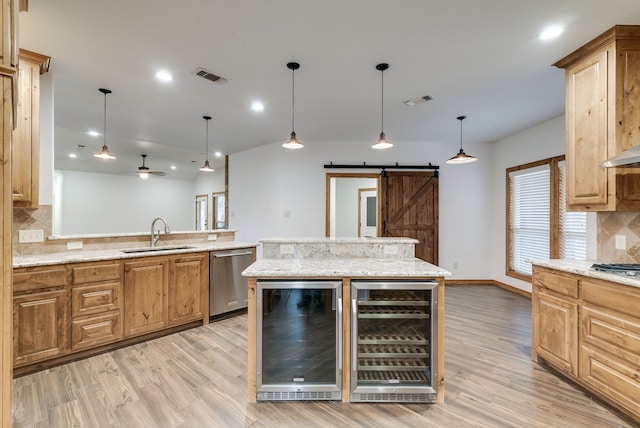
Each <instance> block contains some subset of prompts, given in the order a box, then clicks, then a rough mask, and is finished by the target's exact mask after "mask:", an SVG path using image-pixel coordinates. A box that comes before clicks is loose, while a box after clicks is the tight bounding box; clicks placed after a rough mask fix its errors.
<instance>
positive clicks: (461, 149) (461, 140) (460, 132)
mask: <svg viewBox="0 0 640 428" xmlns="http://www.w3.org/2000/svg"><path fill="white" fill-rule="evenodd" d="M462 120H463V119H460V150H462Z"/></svg>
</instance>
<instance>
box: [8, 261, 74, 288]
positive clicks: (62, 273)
mask: <svg viewBox="0 0 640 428" xmlns="http://www.w3.org/2000/svg"><path fill="white" fill-rule="evenodd" d="M67 283H68V280H67V269H65V268H61V267H55V268H51V269H42V268H39V269H37V270H33V271H30V270H29V271H26V272H16V273H14V274H13V291H29V290H36V289H39V288H47V287H62V286H65V285H67Z"/></svg>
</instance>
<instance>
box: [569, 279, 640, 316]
mask: <svg viewBox="0 0 640 428" xmlns="http://www.w3.org/2000/svg"><path fill="white" fill-rule="evenodd" d="M580 294H581V297H582V300H584V301H585V302H589V303H593V304H595V305H598V306H602V307H603V308H607V309H611V310H613V311H615V312H620V313H623V314H626V315H629V316H631V317H634V318H636V319H637V318H638V316H639V315H640V312H638V308H640V288H637V287H630V286H628V285H617V284H614V283H611V282H606V281H599V280H597V279H591V278H585V279H584V280H582V282H581V289H580Z"/></svg>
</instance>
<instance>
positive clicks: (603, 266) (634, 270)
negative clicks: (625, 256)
mask: <svg viewBox="0 0 640 428" xmlns="http://www.w3.org/2000/svg"><path fill="white" fill-rule="evenodd" d="M591 268H592V269H595V270H598V271H601V272H610V273H621V274H625V275H629V276H636V275H640V264H639V263H594V264H593V265H591Z"/></svg>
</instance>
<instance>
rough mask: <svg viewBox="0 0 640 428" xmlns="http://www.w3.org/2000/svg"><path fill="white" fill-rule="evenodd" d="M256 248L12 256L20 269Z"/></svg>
mask: <svg viewBox="0 0 640 428" xmlns="http://www.w3.org/2000/svg"><path fill="white" fill-rule="evenodd" d="M256 246H257V244H252V243H249V242H240V241H216V242H211V243H205V244H202V243H196V244H181V245H167V246H165V247H164V248H165V249H164V250H161V251H140V252H135V253H124V252H122V251H121V250H119V249H109V250H88V251H83V250H77V251H65V252H62V253H51V254H34V255H14V256H13V267H14V268H20V267H32V266H46V265H55V264H60V263H80V262H92V261H100V260H116V259H130V258H134V257H149V256H166V255H170V254H187V253H198V252H203V251H218V250H233V249H238V248H253V247H256ZM176 247H188V248H182V249H177V248H176ZM156 248H163V246H162V245H158V246H157V247H156ZM123 249H125V248H123ZM141 249H142V247H141Z"/></svg>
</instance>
